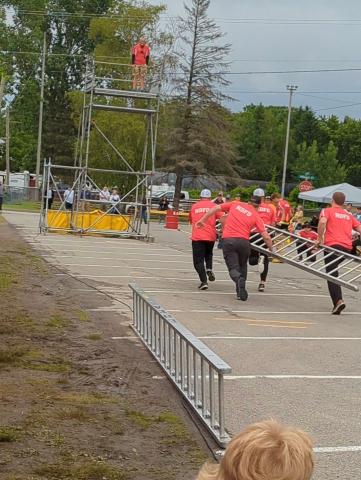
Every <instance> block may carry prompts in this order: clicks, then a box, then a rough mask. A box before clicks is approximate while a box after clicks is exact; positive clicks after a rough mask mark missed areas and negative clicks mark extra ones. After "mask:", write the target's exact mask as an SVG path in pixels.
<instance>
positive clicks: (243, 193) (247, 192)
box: [230, 185, 259, 201]
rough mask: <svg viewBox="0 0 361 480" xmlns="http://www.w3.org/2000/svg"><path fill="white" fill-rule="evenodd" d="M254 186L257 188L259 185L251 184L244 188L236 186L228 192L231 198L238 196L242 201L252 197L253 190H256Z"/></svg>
mask: <svg viewBox="0 0 361 480" xmlns="http://www.w3.org/2000/svg"><path fill="white" fill-rule="evenodd" d="M256 188H259V186H258V185H251V186H250V187H245V188H242V187H237V188H234V189H233V190H231V192H230V194H231V196H232V198H235V197H237V196H239V197H241V200H242V201H248V200H249V199H250V198H251V197H252V194H253V192H254V190H256Z"/></svg>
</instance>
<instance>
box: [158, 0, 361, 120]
mask: <svg viewBox="0 0 361 480" xmlns="http://www.w3.org/2000/svg"><path fill="white" fill-rule="evenodd" d="M187 1H190V0H187ZM151 2H152V3H154V4H159V3H163V4H166V5H167V6H168V12H167V14H168V15H170V16H173V15H174V16H175V15H179V14H182V12H183V11H184V10H183V1H182V0H163V1H162V2H160V1H157V0H151ZM209 15H210V16H211V17H212V18H214V19H216V21H217V23H218V24H219V26H220V27H221V28H222V30H223V31H224V32H226V33H227V36H226V40H227V41H228V42H230V43H231V44H232V53H231V61H232V73H234V74H233V75H231V78H232V82H233V84H232V86H231V87H229V93H230V94H231V95H232V96H233V97H234V98H236V99H237V102H234V103H233V104H232V105H231V108H232V109H233V110H240V109H241V108H242V107H243V106H244V105H245V104H248V103H251V102H253V103H259V102H262V103H264V104H266V105H267V104H273V105H286V104H287V102H288V93H287V91H286V85H288V84H296V85H298V87H299V89H298V93H297V95H296V97H295V102H294V104H295V105H309V106H311V107H312V108H313V109H314V111H316V112H317V114H319V115H332V114H336V115H338V116H340V117H343V116H345V115H350V116H353V117H358V118H361V52H360V45H361V2H360V0H300V1H296V0H211V7H210V11H209ZM167 21H169V20H167V18H166V17H165V18H164V19H163V20H162V22H167ZM320 69H321V70H329V69H331V70H334V69H336V70H337V69H360V71H346V72H324V73H321V72H319V73H282V74H281V73H275V74H271V73H269V74H252V75H240V73H241V72H260V71H262V72H265V71H266V72H274V71H277V72H279V71H290V70H292V71H294V70H320ZM269 92H271V93H269Z"/></svg>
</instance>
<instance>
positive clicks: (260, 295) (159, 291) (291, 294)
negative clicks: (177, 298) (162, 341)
mask: <svg viewBox="0 0 361 480" xmlns="http://www.w3.org/2000/svg"><path fill="white" fill-rule="evenodd" d="M248 282H250V281H247V283H248ZM216 283H217V282H216ZM146 293H167V294H172V293H176V294H179V293H181V294H186V293H191V294H193V293H198V294H201V295H203V293H204V292H197V291H194V290H183V291H177V290H146ZM248 294H249V295H257V297H267V296H268V297H311V298H312V297H315V298H328V297H329V296H328V295H309V294H302V293H261V294H260V293H250V292H248ZM212 295H234V292H213V291H212Z"/></svg>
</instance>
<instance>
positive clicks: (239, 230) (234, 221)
mask: <svg viewBox="0 0 361 480" xmlns="http://www.w3.org/2000/svg"><path fill="white" fill-rule="evenodd" d="M220 207H221V209H222V212H226V213H228V217H227V222H226V225H225V227H224V229H223V238H244V239H246V240H249V237H250V233H251V231H252V230H253V229H256V230H257V231H258V232H259V233H264V232H265V231H266V227H265V226H264V223H263V220H262V219H261V217H260V216H259V215H258V213H257V210H256V209H255V208H254V207H252V205H249V204H248V203H244V202H238V201H235V202H229V203H223V205H220Z"/></svg>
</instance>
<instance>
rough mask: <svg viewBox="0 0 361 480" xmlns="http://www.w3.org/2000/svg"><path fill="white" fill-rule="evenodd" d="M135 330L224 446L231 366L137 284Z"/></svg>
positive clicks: (219, 442) (134, 292)
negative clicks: (226, 380)
mask: <svg viewBox="0 0 361 480" xmlns="http://www.w3.org/2000/svg"><path fill="white" fill-rule="evenodd" d="M129 286H130V288H131V289H132V291H133V330H134V331H135V333H136V334H137V335H138V336H139V337H140V339H141V340H142V342H143V343H144V345H145V346H146V347H147V348H148V350H149V351H150V352H151V354H152V355H153V357H154V358H155V359H156V360H157V361H158V363H159V364H160V366H161V367H162V369H163V370H164V372H165V373H166V374H167V376H168V378H169V379H170V380H171V381H172V382H173V384H174V385H175V386H176V387H177V389H178V391H179V392H180V393H181V394H182V395H183V397H184V398H185V400H186V401H187V402H188V404H189V405H190V407H191V408H192V411H193V412H195V413H196V414H197V416H198V418H199V419H200V420H201V421H202V423H203V424H204V425H205V427H206V428H207V430H208V431H209V432H210V433H211V435H212V436H213V437H214V439H215V440H216V442H217V443H218V444H219V445H220V446H221V447H225V446H226V445H227V443H228V442H229V440H230V438H229V436H228V434H227V432H226V428H225V405H224V375H225V374H229V373H231V367H230V366H229V365H227V364H226V363H225V362H224V361H223V360H222V359H221V358H219V357H218V356H217V355H216V354H215V353H214V352H213V351H212V350H210V349H209V348H208V347H207V346H206V345H205V344H204V343H203V342H201V341H200V340H199V339H198V338H196V337H195V336H194V335H193V334H192V333H191V332H190V331H189V330H187V329H186V328H185V327H183V325H181V324H180V323H179V322H178V321H177V320H176V319H175V318H174V317H173V316H172V315H170V314H169V313H168V312H166V311H165V310H164V309H163V308H162V307H161V306H159V305H158V304H157V303H156V302H155V301H154V300H153V299H152V298H150V297H148V296H147V294H146V293H145V292H144V291H143V290H142V289H141V288H139V287H138V286H137V285H136V284H130V285H129Z"/></svg>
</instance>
